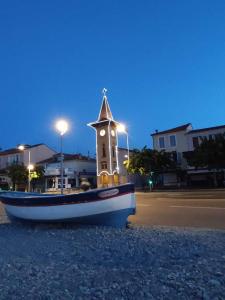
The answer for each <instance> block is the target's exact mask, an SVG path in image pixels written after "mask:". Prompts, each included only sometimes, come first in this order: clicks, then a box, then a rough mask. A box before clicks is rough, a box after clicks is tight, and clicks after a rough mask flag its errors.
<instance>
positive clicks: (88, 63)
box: [0, 0, 225, 154]
mask: <svg viewBox="0 0 225 300" xmlns="http://www.w3.org/2000/svg"><path fill="white" fill-rule="evenodd" d="M224 16H225V1H223V0H221V1H218V0H215V1H212V0H211V1H207V0H201V1H200V0H188V1H180V0H177V1H175V0H170V1H166V0H164V1H160V0H155V1H152V0H142V1H133V0H129V1H128V0H124V1H119V0H111V1H109V0H104V1H103V0H102V1H100V0H95V1H91V0H89V1H85V0H79V1H78V0H73V1H70V0H67V1H58V0H54V1H53V0H52V1H50V0H39V1H31V0H26V1H24V0H20V1H17V0H15V1H13V0H12V1H10V0H9V1H1V2H0V112H1V118H0V124H1V130H0V146H1V147H2V148H3V149H6V148H9V147H13V146H15V145H16V144H19V143H28V144H34V143H40V142H44V143H46V144H48V145H49V146H50V147H53V148H55V149H56V150H58V149H59V139H58V135H57V134H56V132H55V130H54V126H53V124H54V121H55V120H56V119H57V118H59V117H65V118H67V119H68V120H70V122H71V129H70V132H69V133H68V134H67V135H66V136H65V139H64V141H65V143H64V149H65V152H71V153H73V152H82V153H83V154H86V153H87V152H88V151H90V153H91V154H93V153H94V151H95V136H94V131H93V130H92V129H91V128H89V127H87V126H86V124H87V123H89V122H91V121H95V120H96V118H97V116H98V112H99V109H100V105H101V100H102V95H101V90H102V88H103V87H106V88H107V89H108V100H109V103H110V106H111V109H112V112H113V115H114V118H115V119H116V120H118V121H123V122H125V123H126V124H127V126H128V128H129V136H130V144H131V147H136V148H140V147H143V146H144V145H147V146H151V138H150V133H152V132H154V131H155V129H158V130H164V129H167V128H171V127H176V126H179V125H181V124H184V123H188V122H191V123H192V124H193V126H194V127H195V128H201V127H209V126H215V125H221V124H225V17H224ZM124 145H125V137H121V138H120V146H124Z"/></svg>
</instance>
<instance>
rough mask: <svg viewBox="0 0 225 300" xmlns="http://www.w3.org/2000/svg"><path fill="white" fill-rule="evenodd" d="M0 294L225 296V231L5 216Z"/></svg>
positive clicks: (47, 296)
mask: <svg viewBox="0 0 225 300" xmlns="http://www.w3.org/2000/svg"><path fill="white" fill-rule="evenodd" d="M0 245H1V247H0V299H41V300H42V299H46V300H47V299H54V300H55V299H63V300H64V299H76V300H77V299H85V300H86V299H107V300H108V299H113V300H115V299H138V300H139V299H179V300H180V299H210V300H211V299H225V231H219V230H218V231H215V230H214V231H212V230H199V229H180V228H179V229H178V228H168V227H166V228H162V227H136V226H130V228H127V229H112V228H107V227H90V226H75V225H63V224H54V225H53V224H49V225H47V224H37V225H34V224H21V223H16V222H13V223H10V222H8V221H7V219H4V218H3V217H2V219H1V224H0Z"/></svg>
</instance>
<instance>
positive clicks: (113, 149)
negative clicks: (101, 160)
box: [112, 146, 115, 157]
mask: <svg viewBox="0 0 225 300" xmlns="http://www.w3.org/2000/svg"><path fill="white" fill-rule="evenodd" d="M112 156H113V157H115V146H112Z"/></svg>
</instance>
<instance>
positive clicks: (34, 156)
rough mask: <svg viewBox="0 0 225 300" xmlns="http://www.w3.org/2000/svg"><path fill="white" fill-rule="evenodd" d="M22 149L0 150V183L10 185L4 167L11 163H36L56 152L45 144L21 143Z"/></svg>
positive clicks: (26, 164)
mask: <svg viewBox="0 0 225 300" xmlns="http://www.w3.org/2000/svg"><path fill="white" fill-rule="evenodd" d="M23 148H24V149H23V150H20V149H19V146H18V147H15V148H10V149H6V150H3V151H0V185H1V186H4V187H5V186H6V185H10V179H9V178H8V176H7V172H6V169H7V168H8V167H9V166H10V165H12V164H23V165H25V166H26V167H28V165H29V164H33V165H35V164H37V163H38V162H39V161H41V160H44V159H48V158H49V157H51V156H52V155H54V154H55V153H56V152H55V151H54V150H53V149H51V148H49V147H48V146H47V145H45V144H36V145H23Z"/></svg>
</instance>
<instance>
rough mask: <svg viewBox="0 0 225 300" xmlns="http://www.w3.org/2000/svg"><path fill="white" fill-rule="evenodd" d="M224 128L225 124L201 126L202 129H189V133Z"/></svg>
mask: <svg viewBox="0 0 225 300" xmlns="http://www.w3.org/2000/svg"><path fill="white" fill-rule="evenodd" d="M223 128H224V129H225V125H220V126H214V127H207V128H200V129H193V130H190V131H188V134H191V133H197V132H204V131H209V130H217V129H223Z"/></svg>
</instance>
